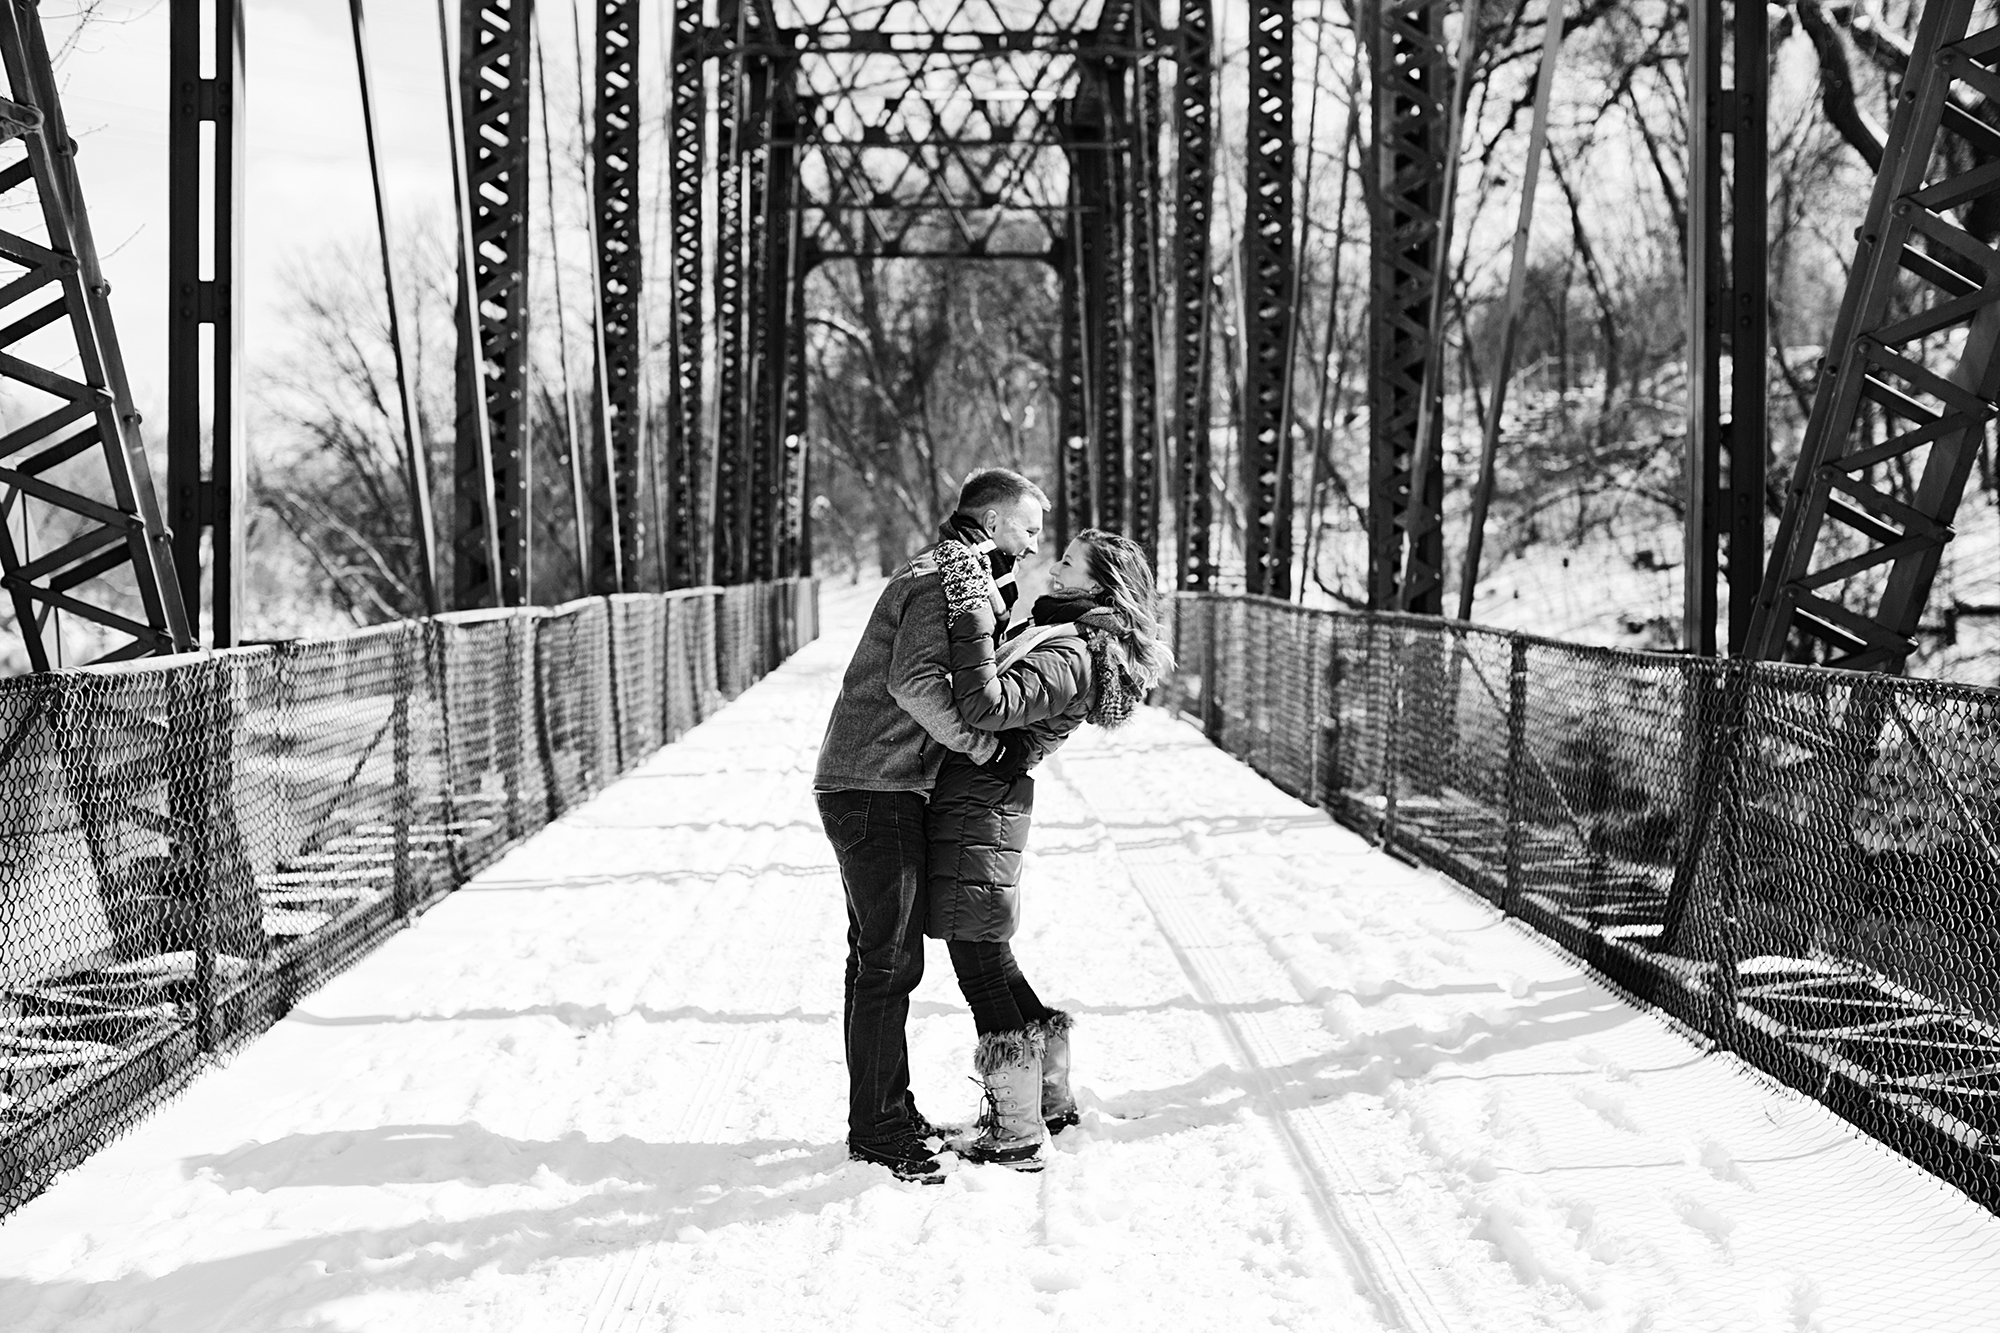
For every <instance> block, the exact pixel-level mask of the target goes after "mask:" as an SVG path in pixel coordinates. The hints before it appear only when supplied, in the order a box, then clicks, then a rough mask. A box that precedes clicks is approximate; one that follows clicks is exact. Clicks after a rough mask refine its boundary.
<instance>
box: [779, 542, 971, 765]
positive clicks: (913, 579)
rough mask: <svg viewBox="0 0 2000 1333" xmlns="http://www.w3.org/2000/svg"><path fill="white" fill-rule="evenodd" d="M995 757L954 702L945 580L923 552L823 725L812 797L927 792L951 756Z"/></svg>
mask: <svg viewBox="0 0 2000 1333" xmlns="http://www.w3.org/2000/svg"><path fill="white" fill-rule="evenodd" d="M998 748H999V742H998V741H997V740H996V739H994V737H993V734H992V733H991V732H985V731H979V730H977V729H976V728H973V727H970V726H968V725H966V723H965V721H964V719H962V718H961V717H959V715H958V707H957V705H956V704H954V703H952V700H951V655H950V647H949V641H948V639H947V638H946V635H945V600H944V581H943V579H942V578H941V577H940V576H939V574H938V567H937V561H936V559H935V558H934V557H933V556H932V555H931V553H930V552H928V551H926V552H924V553H923V554H922V555H919V556H917V557H916V558H915V559H913V560H911V561H910V563H909V564H907V565H905V566H903V568H901V569H900V570H898V571H896V575H895V577H894V578H892V579H890V580H889V586H888V587H887V588H885V589H883V591H882V596H881V598H880V599H879V600H878V601H877V602H876V603H875V610H874V612H873V614H871V615H870V616H869V617H868V628H867V629H866V630H864V631H863V632H862V635H861V645H860V647H858V648H856V649H855V650H854V660H853V661H851V662H849V663H848V664H847V675H846V677H845V678H844V679H842V681H841V683H840V697H839V698H838V699H836V700H834V703H833V716H832V717H831V718H829V719H828V721H827V724H826V739H825V740H824V741H822V742H821V743H820V747H819V767H818V770H817V771H816V772H815V773H814V774H813V789H814V790H815V791H919V792H926V793H928V792H929V791H930V789H931V788H932V787H933V786H935V785H936V784H937V775H938V766H939V765H940V764H942V763H943V762H944V752H945V751H946V750H957V751H958V752H959V753H961V754H969V755H971V756H972V758H973V761H974V762H976V763H981V764H983V763H985V762H986V761H987V760H988V759H991V758H992V757H993V754H994V751H995V750H997V749H998Z"/></svg>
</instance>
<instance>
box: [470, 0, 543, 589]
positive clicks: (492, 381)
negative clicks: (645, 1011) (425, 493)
mask: <svg viewBox="0 0 2000 1333" xmlns="http://www.w3.org/2000/svg"><path fill="white" fill-rule="evenodd" d="M532 5H533V0H468V2H467V3H466V5H465V7H464V8H463V9H461V10H460V11H459V53H458V76H459V97H460V101H461V104H462V105H463V107H464V111H465V126H464V153H465V176H466V199H465V207H466V208H467V209H468V210H470V214H471V216H470V222H471V232H472V247H471V251H470V253H469V254H468V255H467V256H466V262H467V263H469V264H471V265H472V287H473V291H474V292H475V294H476V299H477V301H478V305H479V308H478V311H477V316H478V317H477V318H471V316H472V315H473V314H474V313H475V312H473V311H471V310H467V311H464V312H463V313H462V315H461V320H460V325H459V338H460V348H459V357H458V359H459V374H458V423H459V429H458V432H457V434H458V467H457V478H458V484H457V486H456V487H455V488H454V496H453V509H454V510H455V515H456V523H455V524H454V529H455V537H456V559H455V560H454V562H453V570H452V590H453V598H454V601H455V603H456V604H457V605H458V606H461V607H477V606H488V605H493V606H519V605H521V604H522V603H523V601H524V600H525V597H526V594H527V581H528V466H529V441H528V417H529V410H528V231H529V228H528V181H529V178H530V175H531V174H532V173H531V172H530V169H529V158H528V146H529V145H528V127H529V123H530V117H529V105H528V102H529V97H528V94H529V82H528V80H529V71H530V68H531V65H530V61H531V59H532V54H533V53H532V51H531V49H530V39H531V35H532V29H531V27H530V25H529V17H530V14H531V10H532ZM473 329H476V330H477V332H478V338H477V343H478V346H477V347H476V348H474V347H473V346H472V345H471V343H472V339H469V338H468V337H467V336H466V335H467V333H468V332H469V331H471V330H473ZM473 355H478V356H480V357H482V358H483V359H484V361H485V367H486V375H485V389H486V401H485V402H484V404H481V403H480V401H479V395H478V381H477V378H476V377H475V376H474V375H473V374H472V366H471V357H472V356H473ZM482 410H483V411H484V412H485V414H486V421H487V430H488V433H489V438H490V440H491V448H492V469H493V474H492V479H493V503H494V512H493V513H492V514H490V515H489V514H486V513H484V512H482V506H481V504H480V491H481V489H482V487H481V486H480V481H481V477H480V473H481V471H482V468H481V460H480V458H479V456H478V450H477V448H476V443H477V440H476V432H475V431H474V430H472V429H471V428H470V427H469V423H470V421H471V418H472V416H473V414H474V413H476V412H480V411H482ZM489 523H490V524H491V525H492V527H493V529H494V535H495V537H496V538H497V539H498V543H499V548H500V556H499V559H500V568H499V569H497V570H496V569H492V568H490V567H489V564H488V551H489V549H490V548H489V545H488V542H487V537H486V529H487V525H488V524H489Z"/></svg>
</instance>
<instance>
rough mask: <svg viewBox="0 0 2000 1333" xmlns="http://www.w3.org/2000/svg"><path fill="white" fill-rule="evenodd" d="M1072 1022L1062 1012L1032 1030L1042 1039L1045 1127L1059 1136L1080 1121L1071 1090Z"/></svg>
mask: <svg viewBox="0 0 2000 1333" xmlns="http://www.w3.org/2000/svg"><path fill="white" fill-rule="evenodd" d="M1073 1021H1074V1020H1072V1019H1071V1018H1070V1016H1069V1014H1068V1013H1066V1012H1064V1011H1063V1010H1061V1009H1051V1010H1049V1016H1048V1017H1047V1018H1044V1019H1043V1020H1041V1021H1040V1022H1039V1023H1030V1024H1029V1025H1028V1026H1029V1028H1030V1029H1031V1030H1032V1031H1034V1032H1036V1033H1038V1034H1039V1035H1040V1037H1041V1039H1042V1123H1043V1124H1044V1125H1046V1126H1048V1130H1049V1133H1050V1134H1052V1135H1054V1134H1060V1133H1062V1132H1063V1131H1064V1130H1065V1129H1068V1128H1069V1127H1070V1126H1071V1125H1074V1124H1075V1123H1076V1120H1077V1115H1076V1098H1075V1097H1074V1096H1073V1095H1072V1094H1071V1093H1070V1090H1069V1029H1070V1025H1071V1023H1072V1022H1073Z"/></svg>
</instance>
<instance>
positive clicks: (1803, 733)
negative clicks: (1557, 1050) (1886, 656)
mask: <svg viewBox="0 0 2000 1333" xmlns="http://www.w3.org/2000/svg"><path fill="white" fill-rule="evenodd" d="M1174 632H1175V644H1176V650H1177V652H1178V654H1179V657H1180V667H1179V670H1178V672H1177V673H1176V675H1175V676H1174V678H1173V679H1172V680H1171V681H1170V682H1169V683H1168V686H1167V689H1166V695H1167V700H1166V701H1167V702H1168V703H1169V705H1170V706H1172V707H1175V708H1177V709H1178V710H1180V711H1181V712H1183V713H1185V714H1186V715H1188V716H1189V717H1191V718H1192V719H1193V720H1195V721H1196V722H1197V723H1198V724H1199V725H1200V726H1201V727H1202V728H1203V730H1204V731H1205V732H1206V733H1207V734H1208V736H1209V737H1210V738H1211V739H1212V740H1213V741H1214V742H1215V743H1216V744H1217V745H1219V746H1221V747H1222V748H1223V749H1225V750H1227V751H1229V752H1230V753H1232V754H1234V755H1236V756H1238V757H1239V758H1241V759H1243V760H1244V761H1246V762H1247V763H1249V764H1250V765H1251V766H1252V767H1253V768H1255V769H1256V770H1257V771H1258V772H1260V773H1262V774H1264V775H1265V776H1266V777H1268V778H1269V779H1271V781H1273V782H1275V783H1276V784H1277V785H1278V786H1280V787H1282V788H1284V789H1285V790H1287V791H1289V792H1291V793H1292V794H1294V795H1296V796H1298V797H1300V798H1302V799H1304V800H1306V801H1308V802H1311V803H1313V804H1315V805H1320V806H1324V807H1325V808H1326V809H1328V810H1329V811H1330V812H1331V813H1332V814H1333V815H1334V816H1335V817H1336V818H1338V819H1339V820H1340V821H1341V822H1342V823H1344V824H1346V825H1347V826H1348V827H1350V828H1353V829H1355V830H1357V831H1359V832H1361V833H1363V834H1365V835H1367V836H1368V837H1370V838H1371V839H1373V840H1375V841H1376V842H1378V843H1379V844H1380V845H1382V846H1383V847H1385V848H1386V849H1388V850H1390V851H1392V852H1394V853H1397V854H1399V855H1402V856H1405V857H1407V858H1411V859H1414V860H1417V861H1420V862H1422V863H1424V864H1427V865H1430V866H1433V867H1435V868H1437V869H1439V870H1442V871H1444V872H1445V873H1447V874H1449V875H1451V876H1452V877H1453V878H1454V879H1456V880H1457V881H1458V882H1459V883H1461V884H1464V885H1465V886H1467V887H1468V888H1470V889H1472V890H1473V891H1475V892H1477V893H1479V894H1481V895H1482V896H1484V897H1485V898H1487V899H1488V900H1490V901H1491V902H1493V903H1494V904H1495V905H1496V906H1498V907H1500V908H1501V909H1503V910H1504V911H1505V912H1507V913H1508V914H1510V915H1512V916H1515V917H1518V918H1519V919H1521V920H1522V921H1524V922H1526V923H1528V924H1530V925H1532V926H1533V927H1534V928H1536V929H1537V930H1539V931H1541V932H1543V933H1545V934H1547V935H1548V936H1550V937H1551V938H1553V939H1555V940H1556V941H1558V942H1560V943H1561V944H1562V945H1564V946H1565V947H1566V948H1568V949H1569V950H1571V951H1572V952H1573V953H1575V954H1577V955H1578V956H1580V957H1581V958H1583V959H1584V960H1586V961H1587V962H1588V963H1590V964H1591V965H1592V966H1594V967H1595V968H1597V969H1598V970H1599V971H1600V972H1602V973H1603V974H1604V975H1605V976H1607V977H1608V978H1610V979H1611V980H1612V981H1614V982H1616V983H1618V984H1619V985H1621V986H1622V987H1624V988H1625V989H1626V990H1627V991H1628V992H1630V993H1631V994H1632V995H1634V996H1635V997H1637V998H1639V999H1641V1000H1643V1001H1646V1002H1649V1003H1651V1004H1653V1005H1655V1006H1657V1007H1658V1008H1660V1009H1661V1010H1664V1011H1665V1012H1667V1013H1668V1014H1670V1015H1672V1016H1673V1017H1675V1018H1677V1019H1679V1020H1680V1021H1682V1022H1683V1023H1685V1024H1687V1025H1688V1026H1689V1027H1691V1028H1693V1029H1694V1030H1696V1031H1697V1032H1699V1033H1701V1034H1704V1035H1705V1036H1707V1037H1709V1038H1711V1039H1713V1040H1714V1041H1716V1042H1717V1043H1719V1044H1721V1045H1724V1046H1727V1047H1729V1048H1730V1049H1732V1050H1734V1051H1736V1052H1738V1053H1740V1054H1741V1055H1743V1056H1744V1057H1745V1058H1746V1059H1748V1060H1749V1061H1751V1062H1752V1063H1754V1064H1756V1065H1758V1066H1760V1067H1762V1068H1763V1069H1765V1070H1767V1071H1768V1072H1770V1073H1771V1074H1774V1075H1776V1076H1777V1077H1778V1078H1780V1079H1782V1080H1783V1081H1785V1082H1786V1083H1789V1084H1790V1085H1792V1086H1793V1087H1795V1088H1798V1089H1800V1090H1802V1091H1804V1092H1806V1093H1808V1094H1810V1095H1812V1096H1814V1097H1816V1098H1818V1099H1819V1100H1820V1101H1822V1102H1824V1103H1825V1104H1826V1105H1828V1106H1829V1107H1831V1108H1833V1109H1834V1110H1835V1111H1837V1112H1838V1113H1839V1114H1841V1115H1843V1116H1845V1117H1846V1118H1847V1119H1848V1120H1850V1121H1852V1122H1853V1123H1854V1124H1856V1125H1857V1126H1859V1127H1860V1128H1862V1129H1863V1130H1865V1131H1866V1132H1868V1133H1869V1134H1872V1135H1874V1136H1875V1137H1876V1138H1878V1139H1880V1140H1882V1141H1883V1142H1885V1143H1888V1144H1890V1145H1891V1146H1893V1147H1895V1148H1896V1149H1897V1150H1898V1151H1900V1152H1902V1153H1903V1154H1905V1155H1906V1156H1908V1157H1910V1158H1912V1159H1913V1160H1915V1161H1917V1162H1919V1163H1920V1164H1922V1165H1923V1166H1924V1167H1926V1168H1927V1169H1929V1170H1931V1171H1933V1172H1935V1173H1936V1174H1938V1175H1940V1176H1942V1177H1944V1178H1945V1179H1947V1180H1949V1181H1951V1182H1952V1183H1954V1184H1955V1185H1957V1186H1958V1187H1959V1188H1961V1189H1963V1190H1964V1191H1965V1192H1966V1193H1967V1194H1969V1195H1970V1196H1972V1197H1973V1198H1974V1199H1976V1200H1978V1201H1979V1202H1981V1203H1982V1204H1984V1205H1985V1206H1986V1207H1988V1208H1990V1209H1994V1210H1995V1211H2000V690H1993V689H1982V688H1976V687H1969V686H1956V685H1949V684H1943V683H1939V682H1932V681H1915V680H1905V679H1901V678H1896V677H1887V676H1875V675H1855V674H1852V673H1845V672H1838V671H1830V670H1825V669H1818V668H1808V667H1791V666H1782V665H1775V664H1768V663H1745V662H1735V661H1716V660H1712V659H1703V658H1694V657H1683V656H1674V655H1668V654H1650V653H1636V652H1626V651H1620V650H1616V649H1605V648H1583V647H1576V646H1573V645H1569V644H1563V643H1556V642H1552V641H1550V640H1546V639H1540V638H1535V637H1532V636H1529V635H1524V634H1510V633H1504V632H1500V631H1494V630H1487V629H1481V628H1477V627H1474V626H1468V625H1464V624H1458V623H1450V622H1444V621H1440V620H1437V619H1434V618H1429V617H1420V616H1403V615H1391V614H1360V613H1343V612H1334V611H1324V610H1306V609H1303V608H1300V607H1296V606H1292V605H1289V604H1286V603H1282V602H1274V601H1270V600H1267V599H1263V598H1251V597H1240V596H1222V595H1216V594H1189V595H1182V596H1180V597H1178V598H1177V599H1176V600H1175V605H1174Z"/></svg>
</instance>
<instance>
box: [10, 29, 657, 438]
mask: <svg viewBox="0 0 2000 1333" xmlns="http://www.w3.org/2000/svg"><path fill="white" fill-rule="evenodd" d="M43 8H44V14H45V22H46V24H47V27H48V32H49V42H50V45H51V47H58V46H60V45H61V43H62V41H63V39H64V35H65V34H66V33H67V32H68V31H70V30H72V29H73V28H74V26H75V18H74V16H75V14H76V13H77V12H78V10H79V8H80V6H79V5H78V4H77V3H76V0H62V2H61V3H55V2H52V3H50V4H47V5H45V6H44V7H43ZM447 9H448V11H449V13H450V15H451V20H452V23H453V28H454V32H453V40H454V42H455V41H456V20H457V5H456V3H455V0H452V2H451V3H448V5H447ZM571 12H572V11H571V7H570V6H569V5H566V4H561V3H552V4H549V5H547V6H546V12H545V14H544V23H545V24H546V25H547V26H546V27H545V30H544V31H545V37H546V40H547V42H548V47H549V49H548V58H549V62H550V70H549V73H550V84H551V96H552V99H554V103H553V104H552V106H551V114H552V115H556V116H573V115H574V109H573V102H571V101H570V99H567V98H564V97H563V96H562V93H563V91H564V90H565V89H568V88H571V87H573V86H574V84H573V82H572V80H573V74H572V72H571V71H572V65H571V62H570V61H569V60H568V59H567V58H566V57H567V52H568V51H569V50H570V46H571V40H572V39H571V30H570V27H569V20H570V14H571ZM366 13H367V20H368V27H369V46H370V55H371V60H372V64H373V77H374V81H375V88H376V107H377V114H378V117H379V133H380V134H381V138H382V148H383V153H384V171H385V175H386V177H387V182H388V189H389V195H390V210H391V213H390V216H391V221H392V224H407V223H408V222H409V221H411V220H412V219H414V218H417V217H421V216H423V215H425V214H431V215H448V214H449V210H450V208H451V168H450V159H449V156H448V143H449V138H448V135H447V132H446V128H445V113H444V96H443V81H442V71H443V66H442V61H441V59H440V55H439V49H438V20H437V10H436V7H435V4H434V3H433V2H432V0H371V2H370V3H368V4H367V9H366ZM168 14H169V5H168V0H105V3H103V4H101V5H100V6H99V7H98V9H97V14H96V17H95V18H94V19H93V20H92V21H91V22H90V24H89V25H88V26H87V27H86V28H85V30H84V32H83V34H82V36H81V37H80V39H79V41H78V43H77V45H76V46H75V48H74V50H73V51H72V52H71V53H70V54H69V55H68V57H67V58H66V59H64V60H63V61H62V64H61V69H60V78H61V81H62V85H63V96H64V110H65V113H66V114H67V116H68V118H69V120H70V124H71V129H72V133H73V134H74V135H75V137H76V139H77V141H78V144H79V154H78V159H77V163H78V171H79V174H80V175H81V177H82V181H83V189H84V196H85V199H86V201H87V205H88V207H89V209H90V214H91V218H92V224H93V228H94V230H95V232H96V235H97V239H98V245H99V247H100V249H101V251H102V252H103V256H104V269H105V273H106V276H107V277H108V278H109V279H110V281H111V284H112V289H113V295H112V312H113V317H114V319H116V321H117V323H118V328H119V332H120V337H121V338H122V340H123V343H124V347H125V353H126V357H127V361H128V369H129V371H130V374H131V377H132V382H133V389H134V394H135V397H136V398H137V399H138V401H139V402H140V404H141V405H142V406H151V407H152V408H153V410H154V411H156V410H158V405H159V404H160V403H161V402H162V399H163V394H164V378H165V357H166V312H167V306H166V297H167V288H166V261H167V221H166V208H167V93H168V86H167V78H168V73H167V38H168ZM244 32H245V38H244V42H245V50H246V57H245V60H246V73H245V82H246V84H247V88H246V102H247V112H246V114H247V123H246V126H245V135H246V139H247V145H248V147H247V158H248V160H247V162H246V164H245V168H244V189H245V196H246V197H245V199H244V202H243V219H244V229H245V231H244V255H243V286H244V291H243V293H242V295H241V300H242V303H243V309H244V329H243V346H244V349H245V359H246V363H247V364H248V366H249V367H250V368H252V369H253V370H254V368H255V366H256V365H257V364H258V362H259V359H260V357H263V356H267V355H268V354H269V353H270V352H271V351H273V350H275V349H276V348H278V347H280V346H282V345H283V344H284V341H285V339H284V322H283V312H284V308H285V286H284V274H285V272H286V269H287V267H288V265H292V264H296V263H297V262H299V261H300V260H302V259H305V258H308V257H310V256H312V255H313V254H315V253H316V252H318V251H321V250H323V249H324V248H325V247H327V246H329V245H333V244H338V243H362V244H366V245H369V246H372V244H373V238H374V225H375V223H374V211H373V203H372V196H371V194H370V187H369V180H368V160H367V156H366V145H365V141H364V139H363V137H362V127H361V100H360V94H359V91H358V87H357V82H356V77H355V66H354V53H353V45H352V39H351V36H350V32H349V27H348V7H347V4H346V3H345V2H344V0H246V7H245V18H244ZM649 35H650V34H649ZM364 253H367V251H364ZM148 416H149V418H150V417H152V416H153V411H148Z"/></svg>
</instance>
